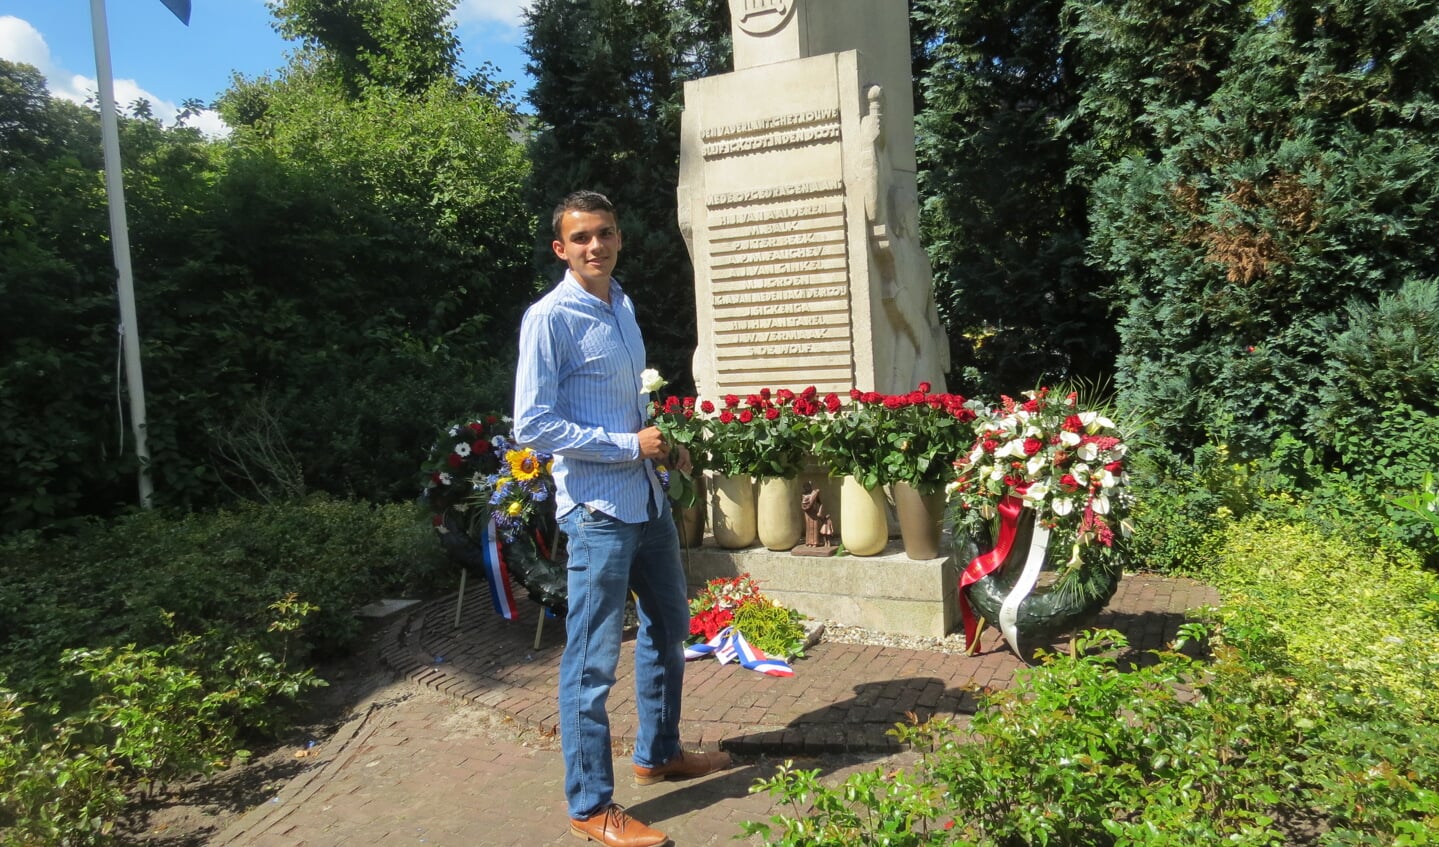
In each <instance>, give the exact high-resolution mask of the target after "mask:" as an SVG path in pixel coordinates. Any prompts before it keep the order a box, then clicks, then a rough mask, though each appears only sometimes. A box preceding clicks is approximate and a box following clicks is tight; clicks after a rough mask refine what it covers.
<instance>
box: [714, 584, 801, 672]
mask: <svg viewBox="0 0 1439 847" xmlns="http://www.w3.org/2000/svg"><path fill="white" fill-rule="evenodd" d="M803 620H804V617H803V616H802V615H801V614H800V613H799V612H796V611H795V610H794V609H788V608H785V607H784V606H781V605H780V604H778V603H776V602H774V601H773V600H771V599H769V598H768V597H766V596H764V594H763V593H762V592H761V591H760V588H759V583H758V582H756V581H755V580H754V578H753V577H751V576H750V575H749V574H747V573H743V574H740V575H739V576H736V577H731V578H728V579H726V578H724V577H719V578H716V579H712V580H710V581H709V582H708V583H706V584H705V587H704V588H702V589H701V590H700V592H699V594H697V595H695V597H693V598H692V599H691V600H690V637H689V643H696V644H697V643H703V642H706V641H709V640H710V639H712V638H714V637H715V635H717V634H719V632H720V631H721V630H723V629H724V628H725V627H731V626H732V627H734V628H735V629H737V630H739V631H740V633H742V634H743V635H744V637H745V639H746V640H748V641H749V643H750V644H751V645H753V646H754V647H756V648H758V649H759V650H762V651H763V652H764V653H765V655H767V656H773V657H775V658H777V659H784V660H789V659H792V658H797V657H802V656H804V642H805V631H804V624H803Z"/></svg>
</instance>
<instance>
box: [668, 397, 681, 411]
mask: <svg viewBox="0 0 1439 847" xmlns="http://www.w3.org/2000/svg"><path fill="white" fill-rule="evenodd" d="M679 410H680V398H678V397H676V396H674V395H673V394H671V395H670V396H668V397H666V398H665V411H666V412H671V413H673V412H678V411H679Z"/></svg>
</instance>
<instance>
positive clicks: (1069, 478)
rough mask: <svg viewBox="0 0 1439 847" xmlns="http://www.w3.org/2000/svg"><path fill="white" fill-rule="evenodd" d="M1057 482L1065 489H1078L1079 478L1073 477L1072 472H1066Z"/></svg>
mask: <svg viewBox="0 0 1439 847" xmlns="http://www.w3.org/2000/svg"><path fill="white" fill-rule="evenodd" d="M1059 484H1060V486H1061V487H1062V488H1063V489H1064V490H1065V491H1078V490H1079V480H1077V479H1075V478H1074V474H1068V473H1067V474H1065V475H1064V476H1062V477H1060V478H1059Z"/></svg>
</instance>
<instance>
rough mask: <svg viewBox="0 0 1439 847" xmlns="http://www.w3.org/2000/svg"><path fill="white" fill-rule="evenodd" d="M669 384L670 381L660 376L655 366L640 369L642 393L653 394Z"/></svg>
mask: <svg viewBox="0 0 1439 847" xmlns="http://www.w3.org/2000/svg"><path fill="white" fill-rule="evenodd" d="M666 385H669V381H668V380H666V379H665V378H664V377H662V376H660V372H659V371H657V370H655V369H654V368H645V369H644V370H642V371H640V393H641V394H653V393H654V392H656V391H659V390H660V389H661V388H664V387H665V386H666Z"/></svg>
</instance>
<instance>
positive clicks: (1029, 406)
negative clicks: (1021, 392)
mask: <svg viewBox="0 0 1439 847" xmlns="http://www.w3.org/2000/svg"><path fill="white" fill-rule="evenodd" d="M1019 408H1021V409H1023V410H1024V411H1026V412H1029V413H1030V414H1033V413H1035V412H1037V411H1039V400H1038V398H1034V399H1030V400H1025V401H1024V405H1022V406H1020V407H1019Z"/></svg>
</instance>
